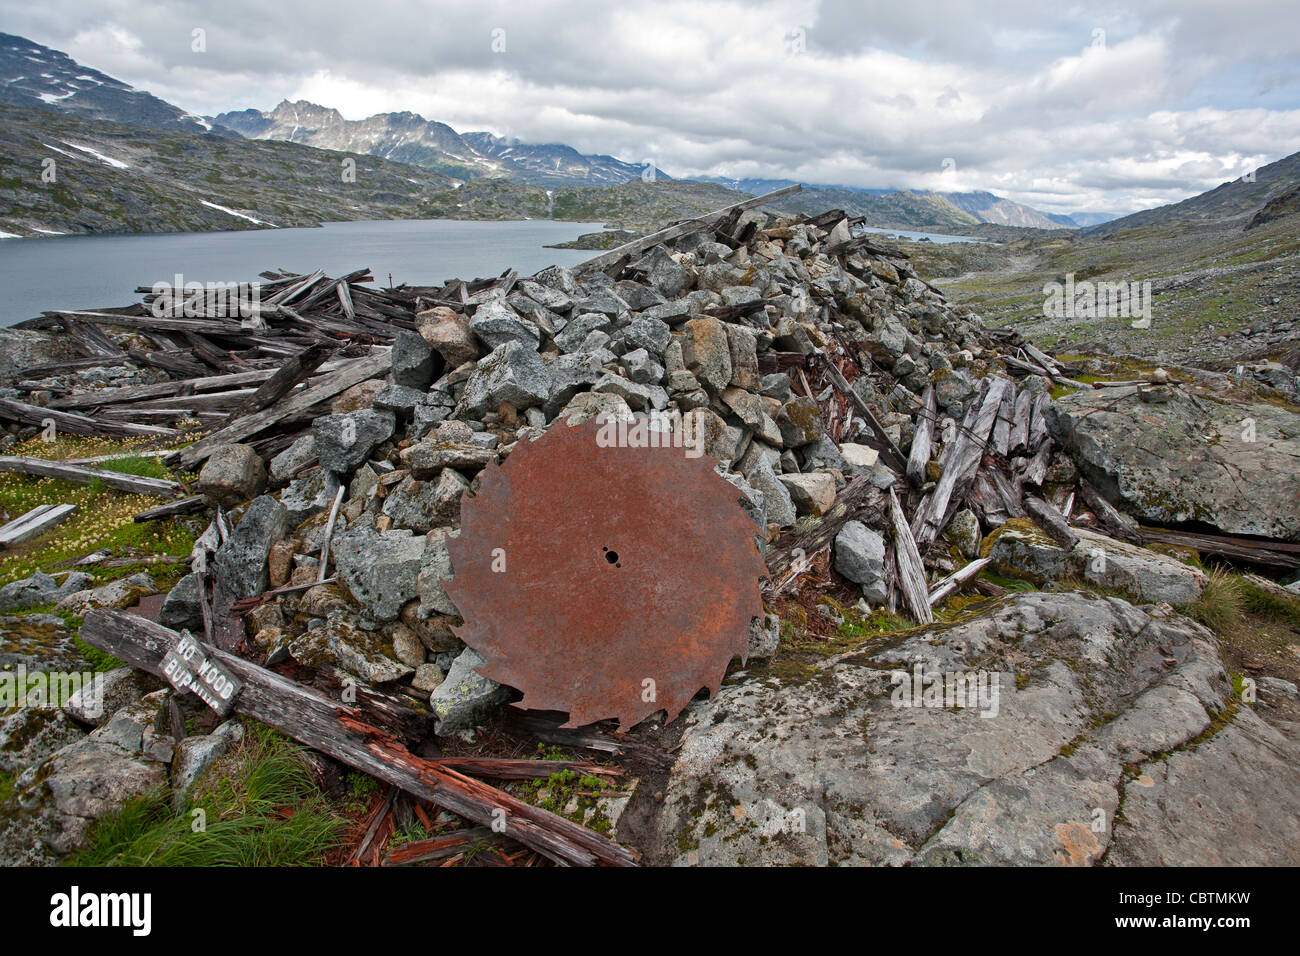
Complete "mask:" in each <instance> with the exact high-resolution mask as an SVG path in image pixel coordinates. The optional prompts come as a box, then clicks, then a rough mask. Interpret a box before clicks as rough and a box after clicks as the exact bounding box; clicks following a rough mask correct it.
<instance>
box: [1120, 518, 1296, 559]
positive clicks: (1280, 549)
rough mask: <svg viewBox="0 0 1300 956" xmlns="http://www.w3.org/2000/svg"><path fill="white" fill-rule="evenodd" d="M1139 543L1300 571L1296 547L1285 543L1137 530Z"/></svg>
mask: <svg viewBox="0 0 1300 956" xmlns="http://www.w3.org/2000/svg"><path fill="white" fill-rule="evenodd" d="M1139 533H1140V534H1141V535H1142V540H1143V541H1144V542H1146V541H1155V542H1158V543H1160V544H1172V545H1177V546H1179V547H1183V548H1194V549H1195V550H1197V551H1200V552H1203V553H1205V554H1217V555H1219V556H1220V557H1224V558H1232V559H1233V560H1234V561H1248V562H1251V563H1253V564H1266V565H1269V566H1270V567H1275V568H1300V545H1297V544H1292V543H1290V542H1287V541H1257V540H1255V539H1254V538H1241V537H1237V536H1234V535H1221V534H1200V533H1198V532H1192V531H1168V530H1166V529H1164V528H1148V527H1145V526H1144V527H1141V528H1140V529H1139Z"/></svg>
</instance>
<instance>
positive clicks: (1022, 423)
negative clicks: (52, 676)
mask: <svg viewBox="0 0 1300 956" xmlns="http://www.w3.org/2000/svg"><path fill="white" fill-rule="evenodd" d="M1033 407H1034V396H1033V393H1032V392H1030V391H1028V390H1026V389H1021V390H1020V394H1019V395H1017V396H1016V410H1015V414H1014V415H1013V416H1012V419H1011V432H1010V435H1009V436H1008V439H1007V453H1008V454H1013V455H1014V454H1017V453H1019V452H1022V451H1024V450H1025V446H1026V445H1028V444H1029V419H1030V415H1031V413H1032V410H1033Z"/></svg>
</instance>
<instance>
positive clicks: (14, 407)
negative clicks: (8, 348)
mask: <svg viewBox="0 0 1300 956" xmlns="http://www.w3.org/2000/svg"><path fill="white" fill-rule="evenodd" d="M0 418H8V419H10V420H11V421H16V422H23V423H25V424H28V425H41V426H43V425H44V424H45V422H46V420H47V419H50V420H53V422H54V425H55V427H56V428H57V429H58V430H59V431H64V432H72V433H73V434H74V435H89V436H91V437H99V436H108V437H110V438H127V437H131V436H146V437H159V438H175V437H176V436H177V435H179V434H180V432H178V431H177V430H176V429H174V428H163V427H161V426H159V425H139V424H136V423H134V422H104V421H98V420H96V419H94V418H91V417H90V416H88V415H80V414H77V413H75V412H64V411H59V410H58V409H55V408H42V407H40V406H39V405H28V404H26V403H25V402H19V401H16V400H14V399H12V398H0Z"/></svg>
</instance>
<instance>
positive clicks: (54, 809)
mask: <svg viewBox="0 0 1300 956" xmlns="http://www.w3.org/2000/svg"><path fill="white" fill-rule="evenodd" d="M168 694H169V691H158V692H156V693H153V694H149V695H148V696H146V697H144V698H142V699H141V700H139V701H137V702H136V703H135V704H132V705H130V706H128V707H124V708H123V709H122V710H119V711H118V712H117V713H115V714H114V715H113V716H112V717H111V718H110V719H109V720H108V721H107V722H106V723H105V724H104V725H103V726H102V727H100V728H98V729H97V730H95V731H93V732H92V733H91V734H89V735H88V736H85V737H82V738H80V739H78V740H76V741H74V742H72V743H70V744H68V745H67V746H65V747H63V748H61V749H60V750H57V751H55V752H54V753H53V754H51V755H50V756H48V757H46V758H45V759H44V760H42V761H40V762H39V763H36V764H33V765H32V766H30V767H28V768H27V769H26V770H24V771H22V772H21V773H20V774H18V776H17V777H16V778H15V779H14V782H13V796H12V797H11V798H10V799H9V800H8V801H6V802H5V803H4V804H3V805H0V865H15V864H46V865H48V864H51V863H55V862H57V861H58V858H59V857H61V856H64V855H66V854H67V853H69V852H71V851H72V850H75V849H78V848H80V847H82V846H84V845H85V840H86V833H87V831H88V830H89V828H90V826H91V824H92V823H94V822H95V821H96V820H97V819H99V818H100V817H102V816H103V815H104V814H106V813H109V812H111V811H113V810H117V809H118V808H120V807H121V806H122V805H123V804H124V803H125V802H126V801H127V800H129V799H130V798H131V797H135V796H140V795H141V794H145V793H149V792H151V791H154V790H156V789H158V788H160V787H162V786H163V785H164V784H165V783H166V781H167V768H166V766H165V765H164V764H162V763H160V762H157V761H154V760H152V759H150V758H149V757H147V756H146V755H145V753H144V748H145V737H146V734H152V732H153V731H154V729H155V727H156V726H157V724H158V721H159V718H160V715H161V710H162V708H163V706H164V705H165V702H166V699H167V695H168Z"/></svg>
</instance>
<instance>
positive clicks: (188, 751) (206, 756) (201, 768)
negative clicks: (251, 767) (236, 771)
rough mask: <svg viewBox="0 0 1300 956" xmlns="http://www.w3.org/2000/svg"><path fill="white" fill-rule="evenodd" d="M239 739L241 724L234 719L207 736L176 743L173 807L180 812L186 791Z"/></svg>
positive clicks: (242, 727) (241, 738) (240, 737)
mask: <svg viewBox="0 0 1300 956" xmlns="http://www.w3.org/2000/svg"><path fill="white" fill-rule="evenodd" d="M243 739H244V726H243V724H241V723H240V722H239V721H237V720H227V721H225V722H224V723H222V724H221V725H220V726H218V727H217V729H216V730H214V731H212V733H210V734H198V735H196V736H193V737H186V738H185V739H184V740H182V741H181V742H180V743H178V744H177V745H176V751H175V754H174V756H173V757H172V771H171V783H172V806H173V808H175V809H176V810H177V811H179V810H181V809H182V808H183V807H184V806H185V798H186V796H187V795H188V794H189V792H190V788H191V787H193V786H194V784H196V783H197V782H198V781H199V779H200V778H201V777H202V776H203V775H204V774H205V773H207V772H208V771H209V770H211V769H212V765H213V764H215V763H216V762H217V761H218V760H220V759H221V758H222V757H224V756H225V755H226V754H227V753H229V752H230V749H231V748H232V747H234V746H235V745H236V744H237V743H239V742H240V741H241V740H243Z"/></svg>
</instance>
